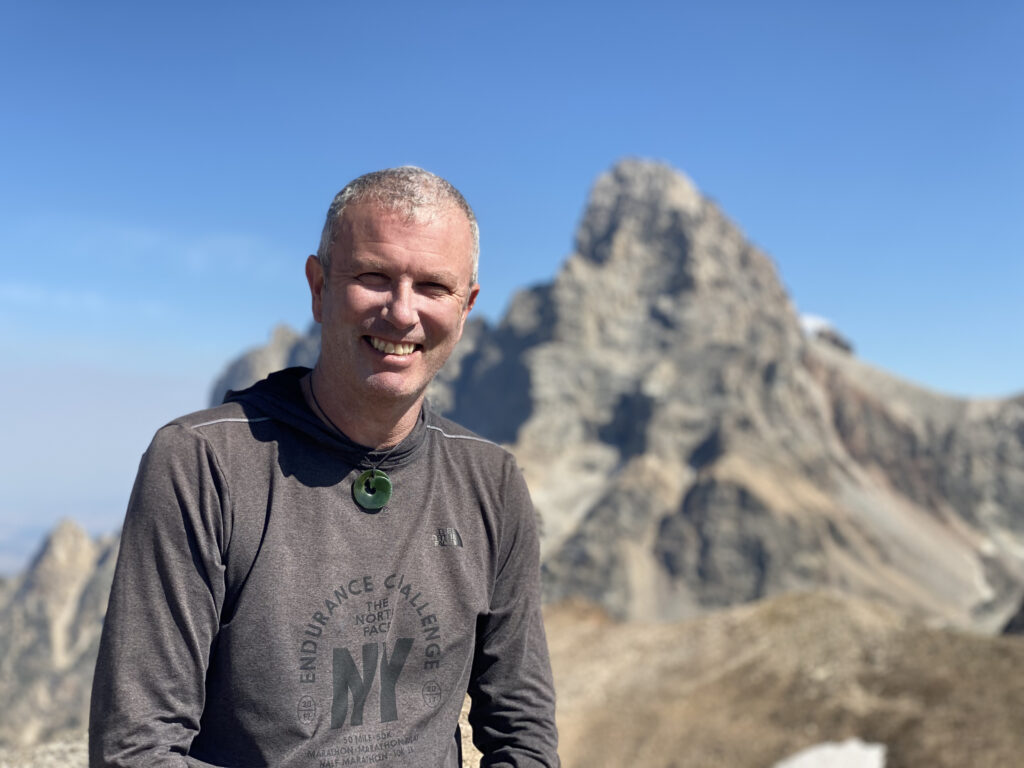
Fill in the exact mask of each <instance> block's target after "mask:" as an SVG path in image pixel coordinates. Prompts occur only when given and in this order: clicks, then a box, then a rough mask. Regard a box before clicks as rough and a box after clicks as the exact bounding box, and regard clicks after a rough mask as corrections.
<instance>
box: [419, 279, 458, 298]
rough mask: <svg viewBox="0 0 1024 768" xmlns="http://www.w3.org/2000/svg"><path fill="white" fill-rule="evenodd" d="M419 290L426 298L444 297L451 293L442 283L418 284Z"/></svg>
mask: <svg viewBox="0 0 1024 768" xmlns="http://www.w3.org/2000/svg"><path fill="white" fill-rule="evenodd" d="M420 290H421V291H422V292H423V293H425V294H427V295H428V296H445V295H447V294H449V293H451V292H452V289H451V288H449V287H448V286H447V285H445V284H444V283H433V282H426V283H420Z"/></svg>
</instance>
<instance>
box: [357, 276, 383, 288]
mask: <svg viewBox="0 0 1024 768" xmlns="http://www.w3.org/2000/svg"><path fill="white" fill-rule="evenodd" d="M356 280H358V281H359V282H360V283H362V284H363V285H367V286H370V287H371V288H382V287H384V286H386V285H387V284H388V283H389V282H391V280H390V278H389V277H388V276H387V275H385V274H384V273H382V272H363V273H361V274H360V275H358V276H357V277H356Z"/></svg>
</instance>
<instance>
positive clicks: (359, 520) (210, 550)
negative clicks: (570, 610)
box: [89, 369, 558, 768]
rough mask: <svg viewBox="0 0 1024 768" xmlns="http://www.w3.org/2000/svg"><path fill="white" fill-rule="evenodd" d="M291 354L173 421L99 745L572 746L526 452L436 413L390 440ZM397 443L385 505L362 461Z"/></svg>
mask: <svg viewBox="0 0 1024 768" xmlns="http://www.w3.org/2000/svg"><path fill="white" fill-rule="evenodd" d="M305 372H306V371H305V370H304V369H290V370H288V371H283V372H281V373H278V374H275V375H273V376H271V377H270V378H269V379H267V380H264V381H263V382H260V383H259V384H257V385H255V386H254V387H252V388H251V389H248V390H245V391H244V392H241V393H238V394H232V395H229V397H228V400H227V402H226V403H225V405H222V406H220V407H218V408H214V409H211V410H208V411H202V412H200V413H196V414H192V415H190V416H187V417H184V418H182V419H179V420H176V421H174V422H172V423H171V424H169V425H167V426H166V427H164V428H163V429H161V430H160V431H159V432H158V433H157V435H156V436H155V438H154V440H153V443H152V444H151V446H150V448H149V450H148V451H147V452H146V454H145V456H144V457H143V460H142V464H141V466H140V469H139V474H138V477H137V479H136V483H135V488H134V490H133V492H132V498H131V501H130V503H129V508H128V513H127V516H126V519H125V525H124V529H123V532H122V540H121V552H120V555H119V560H118V565H117V571H116V574H115V577H114V586H113V589H112V591H111V598H110V605H109V609H108V613H107V619H106V623H105V625H104V630H103V637H102V640H101V644H100V655H99V660H98V663H97V668H96V676H95V682H94V686H93V698H92V711H91V717H90V747H89V751H90V765H91V766H94V768H96V767H98V766H129V765H131V766H163V765H168V766H170V765H174V766H184V765H193V766H195V765H204V764H208V765H216V766H275V767H276V766H282V767H286V766H311V767H313V768H328V767H331V766H344V765H378V766H408V768H433V767H434V766H437V767H438V768H450V767H452V766H458V765H459V763H460V755H459V749H460V747H459V740H458V734H457V722H458V716H459V711H460V708H461V704H462V700H463V697H464V695H465V693H466V692H467V690H468V692H469V693H470V695H471V697H472V701H473V704H472V709H471V715H470V720H471V723H472V725H473V733H474V740H475V742H476V744H477V746H478V747H479V748H480V749H481V751H482V752H483V753H484V755H485V757H484V761H483V765H487V766H549V767H553V766H557V765H558V758H557V755H556V742H557V737H556V732H555V725H554V691H553V685H552V680H551V672H550V664H549V661H548V655H547V645H546V641H545V638H544V630H543V625H542V622H541V615H540V596H539V563H538V559H539V552H538V541H537V533H536V527H535V521H534V515H533V509H532V505H531V504H530V500H529V495H528V492H527V490H526V486H525V483H524V482H523V479H522V476H521V474H520V472H519V470H518V468H517V467H516V465H515V462H514V460H513V459H512V457H511V455H510V454H508V453H507V452H506V451H505V450H503V449H502V448H500V447H499V446H497V445H495V444H493V443H490V442H488V441H486V440H482V439H481V438H479V437H477V436H475V435H473V434H472V433H470V432H468V431H466V430H464V429H462V428H461V427H458V426H457V425H455V424H454V423H452V422H450V421H447V420H445V419H441V418H439V417H437V416H435V415H432V414H431V413H430V412H429V410H427V409H424V413H423V415H422V417H421V419H420V421H419V423H418V424H417V426H416V428H415V429H414V430H413V432H412V434H410V435H409V437H407V438H406V440H404V441H403V442H402V443H401V444H400V445H399V446H398V447H397V448H396V449H395V450H394V451H393V452H391V453H390V455H388V456H387V457H386V458H384V457H383V455H382V454H376V453H373V452H369V453H368V452H367V451H366V449H365V448H362V447H360V446H358V445H356V444H354V443H352V442H350V441H348V440H346V439H345V438H344V437H341V436H339V435H337V433H334V432H332V431H331V430H329V429H327V428H325V426H324V425H323V424H322V423H321V422H320V420H319V419H317V418H316V417H315V416H314V415H313V414H312V413H311V412H310V411H309V409H308V407H307V406H306V404H305V402H304V400H303V398H302V395H301V391H300V389H299V380H300V378H301V376H302V375H303V374H304V373H305ZM382 458H384V461H383V463H382V464H381V465H380V468H381V469H384V470H385V471H386V472H387V474H388V475H389V476H390V478H391V480H392V482H393V486H394V490H393V495H392V496H391V499H390V501H389V502H388V504H387V506H386V507H385V508H384V509H382V510H380V511H379V512H376V513H370V512H368V511H366V510H364V509H363V508H362V507H360V506H359V505H357V504H356V503H355V501H354V500H353V496H352V490H351V488H352V482H353V480H354V479H355V478H356V477H357V476H358V475H359V473H360V472H361V471H362V470H363V469H365V468H367V467H368V466H372V465H374V464H376V463H377V462H378V461H380V460H381V459H382Z"/></svg>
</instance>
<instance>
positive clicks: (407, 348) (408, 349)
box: [370, 336, 416, 355]
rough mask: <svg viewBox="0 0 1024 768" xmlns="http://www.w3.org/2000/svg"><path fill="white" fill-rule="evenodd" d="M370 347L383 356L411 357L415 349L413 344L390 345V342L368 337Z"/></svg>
mask: <svg viewBox="0 0 1024 768" xmlns="http://www.w3.org/2000/svg"><path fill="white" fill-rule="evenodd" d="M370 345H371V346H372V347H373V348H374V349H376V350H377V351H378V352H383V353H384V354H385V355H411V354H412V353H413V352H414V351H415V349H416V345H415V344H392V343H391V342H390V341H384V339H378V338H377V337H376V336H371V337H370Z"/></svg>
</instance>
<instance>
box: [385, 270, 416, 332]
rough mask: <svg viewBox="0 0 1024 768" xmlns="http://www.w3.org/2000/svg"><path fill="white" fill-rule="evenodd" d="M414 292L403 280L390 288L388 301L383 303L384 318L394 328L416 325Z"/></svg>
mask: <svg viewBox="0 0 1024 768" xmlns="http://www.w3.org/2000/svg"><path fill="white" fill-rule="evenodd" d="M415 300H416V296H415V292H414V291H413V289H412V286H411V285H410V284H409V283H407V282H405V281H399V282H397V283H395V285H394V288H392V290H391V295H390V297H389V299H388V303H387V304H385V305H384V312H383V315H384V319H385V320H387V321H388V322H389V323H391V325H393V326H394V327H395V328H409V327H411V326H413V325H416V307H415Z"/></svg>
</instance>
